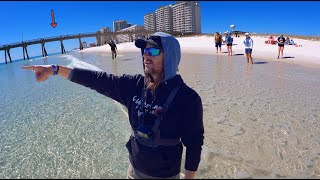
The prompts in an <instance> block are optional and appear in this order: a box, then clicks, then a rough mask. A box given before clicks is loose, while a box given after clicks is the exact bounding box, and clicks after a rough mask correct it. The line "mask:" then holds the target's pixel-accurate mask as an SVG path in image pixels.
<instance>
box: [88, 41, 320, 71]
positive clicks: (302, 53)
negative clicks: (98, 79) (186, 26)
mask: <svg viewBox="0 0 320 180" xmlns="http://www.w3.org/2000/svg"><path fill="white" fill-rule="evenodd" d="M251 38H252V40H253V42H254V45H253V53H252V57H253V60H255V59H259V60H267V61H279V62H280V61H281V62H287V63H292V64H300V65H305V66H309V67H320V53H317V51H318V50H319V49H320V41H312V40H305V39H296V38H293V40H294V41H295V43H297V44H298V45H301V46H300V47H296V46H294V45H286V46H285V48H284V52H283V56H284V57H285V58H283V59H277V55H278V46H277V45H271V44H265V41H266V40H267V39H268V37H267V36H256V35H251ZM275 38H277V37H275ZM177 39H178V41H179V42H180V45H181V50H182V52H184V53H197V54H212V55H214V54H217V53H216V49H215V47H214V45H215V44H214V38H213V36H207V35H203V36H197V37H179V38H177ZM233 39H234V42H233V44H234V45H233V47H232V50H233V54H234V55H237V56H239V55H243V57H244V58H245V55H244V44H243V40H244V39H245V37H244V36H240V37H233ZM117 46H118V50H119V52H120V53H121V52H139V49H137V48H136V47H135V46H134V43H132V42H130V43H121V44H118V45H117ZM221 50H222V53H218V55H222V56H227V55H228V54H227V53H223V52H227V48H226V46H225V45H222V48H221ZM84 51H85V52H106V51H107V52H108V51H110V47H109V45H103V46H100V47H93V48H87V49H85V50H84Z"/></svg>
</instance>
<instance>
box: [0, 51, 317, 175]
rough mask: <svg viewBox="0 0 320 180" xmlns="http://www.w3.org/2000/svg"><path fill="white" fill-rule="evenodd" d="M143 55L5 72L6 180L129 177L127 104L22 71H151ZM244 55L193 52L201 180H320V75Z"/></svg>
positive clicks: (96, 56) (61, 59)
mask: <svg viewBox="0 0 320 180" xmlns="http://www.w3.org/2000/svg"><path fill="white" fill-rule="evenodd" d="M141 60H142V59H141V56H140V55H139V53H120V55H119V56H118V59H117V60H112V59H111V54H110V52H109V51H108V50H106V52H105V53H89V52H77V53H72V54H68V55H57V56H52V57H47V58H38V59H35V60H32V61H21V62H15V63H12V64H7V65H6V64H2V65H0V83H1V85H0V97H1V101H0V109H1V111H0V178H125V177H126V170H127V165H128V157H127V156H128V155H127V151H126V148H125V143H126V142H127V140H128V138H129V130H130V128H129V123H128V120H127V115H126V113H125V109H123V108H122V107H121V105H120V104H118V103H116V102H114V101H113V100H111V99H109V98H106V97H105V96H102V95H100V94H98V93H96V92H95V91H93V90H90V89H88V88H85V87H82V86H80V85H77V84H75V83H72V82H70V81H68V80H64V79H63V78H61V77H52V78H49V79H48V80H47V81H45V82H42V83H38V82H36V81H35V79H34V74H33V73H32V72H31V71H26V70H22V69H21V66H23V65H30V64H53V63H58V64H61V65H68V66H73V67H74V66H78V67H84V68H90V69H101V70H104V71H107V72H110V73H114V74H119V75H121V74H123V73H125V74H137V73H142V72H143V71H142V64H141ZM254 61H256V62H257V64H254V65H253V66H252V65H247V64H246V62H245V59H244V57H243V56H233V57H227V56H216V55H200V54H183V55H182V61H181V63H180V68H179V69H180V73H181V74H182V77H183V78H184V80H185V82H186V83H187V84H188V85H189V86H190V87H192V88H194V89H195V90H196V91H197V92H198V93H199V95H200V96H201V97H202V102H203V107H204V125H205V145H204V146H203V153H202V161H201V163H200V165H199V170H198V173H197V177H198V178H247V177H250V178H261V177H262V178H266V177H267V178H288V177H293V178H298V177H305V178H320V159H319V157H320V141H319V138H318V137H320V130H319V127H320V126H319V119H320V118H319V117H320V108H319V107H320V99H319V92H320V71H319V69H315V68H306V67H302V66H297V65H293V64H288V63H283V62H270V61H262V60H255V59H254ZM182 169H183V165H182Z"/></svg>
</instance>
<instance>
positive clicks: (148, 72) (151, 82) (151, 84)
mask: <svg viewBox="0 0 320 180" xmlns="http://www.w3.org/2000/svg"><path fill="white" fill-rule="evenodd" d="M144 73H145V77H146V85H147V89H150V91H151V93H152V95H154V93H155V91H156V89H157V87H158V86H159V84H160V83H161V82H162V78H161V80H160V79H157V81H155V79H154V78H153V76H152V75H154V74H155V73H156V72H155V71H154V69H147V68H145V70H144ZM158 74H159V76H162V77H163V76H164V72H163V71H161V72H158Z"/></svg>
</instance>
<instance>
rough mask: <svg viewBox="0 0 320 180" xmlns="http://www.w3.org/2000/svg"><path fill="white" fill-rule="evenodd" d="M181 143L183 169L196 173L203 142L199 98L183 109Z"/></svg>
mask: <svg viewBox="0 0 320 180" xmlns="http://www.w3.org/2000/svg"><path fill="white" fill-rule="evenodd" d="M184 117H185V118H184V119H185V122H186V123H185V125H184V131H183V136H182V142H183V144H184V145H185V146H186V163H185V169H186V170H189V171H196V170H197V169H198V165H199V163H200V159H201V151H202V145H203V140H204V127H203V109H202V102H201V98H200V96H197V97H196V99H195V101H194V102H193V103H190V105H188V106H187V107H186V109H185V115H184Z"/></svg>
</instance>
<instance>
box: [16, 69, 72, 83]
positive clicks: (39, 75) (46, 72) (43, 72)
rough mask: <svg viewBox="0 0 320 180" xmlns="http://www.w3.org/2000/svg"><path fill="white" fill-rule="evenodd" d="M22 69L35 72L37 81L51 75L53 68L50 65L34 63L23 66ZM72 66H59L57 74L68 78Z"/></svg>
mask: <svg viewBox="0 0 320 180" xmlns="http://www.w3.org/2000/svg"><path fill="white" fill-rule="evenodd" d="M22 68H23V69H27V70H32V71H34V72H35V78H36V80H37V81H39V82H40V81H45V80H47V79H48V78H49V77H50V76H53V75H54V74H53V68H52V66H51V65H34V66H23V67H22ZM71 71H72V68H69V67H65V66H59V70H58V74H57V75H59V76H61V77H64V78H68V77H69V75H70V73H71Z"/></svg>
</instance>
